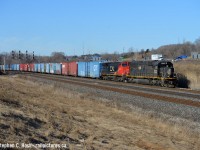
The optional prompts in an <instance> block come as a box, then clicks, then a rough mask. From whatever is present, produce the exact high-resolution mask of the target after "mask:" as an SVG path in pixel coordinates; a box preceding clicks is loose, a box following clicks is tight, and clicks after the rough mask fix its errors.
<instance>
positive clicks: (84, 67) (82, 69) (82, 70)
mask: <svg viewBox="0 0 200 150" xmlns="http://www.w3.org/2000/svg"><path fill="white" fill-rule="evenodd" d="M89 67H90V66H89V62H78V76H80V77H89V75H90V68H89Z"/></svg>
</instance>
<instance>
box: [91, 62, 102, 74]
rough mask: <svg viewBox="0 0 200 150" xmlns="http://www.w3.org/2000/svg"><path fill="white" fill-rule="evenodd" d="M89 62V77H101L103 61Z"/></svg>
mask: <svg viewBox="0 0 200 150" xmlns="http://www.w3.org/2000/svg"><path fill="white" fill-rule="evenodd" d="M88 63H89V70H90V71H89V77H91V78H99V77H100V69H101V66H102V64H101V62H95V61H91V62H88Z"/></svg>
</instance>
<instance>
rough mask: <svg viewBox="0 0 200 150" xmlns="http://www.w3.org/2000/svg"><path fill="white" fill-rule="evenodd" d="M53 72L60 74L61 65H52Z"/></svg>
mask: <svg viewBox="0 0 200 150" xmlns="http://www.w3.org/2000/svg"><path fill="white" fill-rule="evenodd" d="M53 72H54V74H61V64H60V63H53Z"/></svg>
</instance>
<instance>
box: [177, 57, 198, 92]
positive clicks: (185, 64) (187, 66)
mask: <svg viewBox="0 0 200 150" xmlns="http://www.w3.org/2000/svg"><path fill="white" fill-rule="evenodd" d="M174 68H175V72H176V73H177V74H178V77H179V86H180V87H183V88H191V89H196V90H200V61H199V60H182V61H178V62H175V63H174Z"/></svg>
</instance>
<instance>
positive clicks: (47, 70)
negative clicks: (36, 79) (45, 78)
mask: <svg viewBox="0 0 200 150" xmlns="http://www.w3.org/2000/svg"><path fill="white" fill-rule="evenodd" d="M45 68H46V72H45V73H49V71H50V68H49V63H46V64H45Z"/></svg>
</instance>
